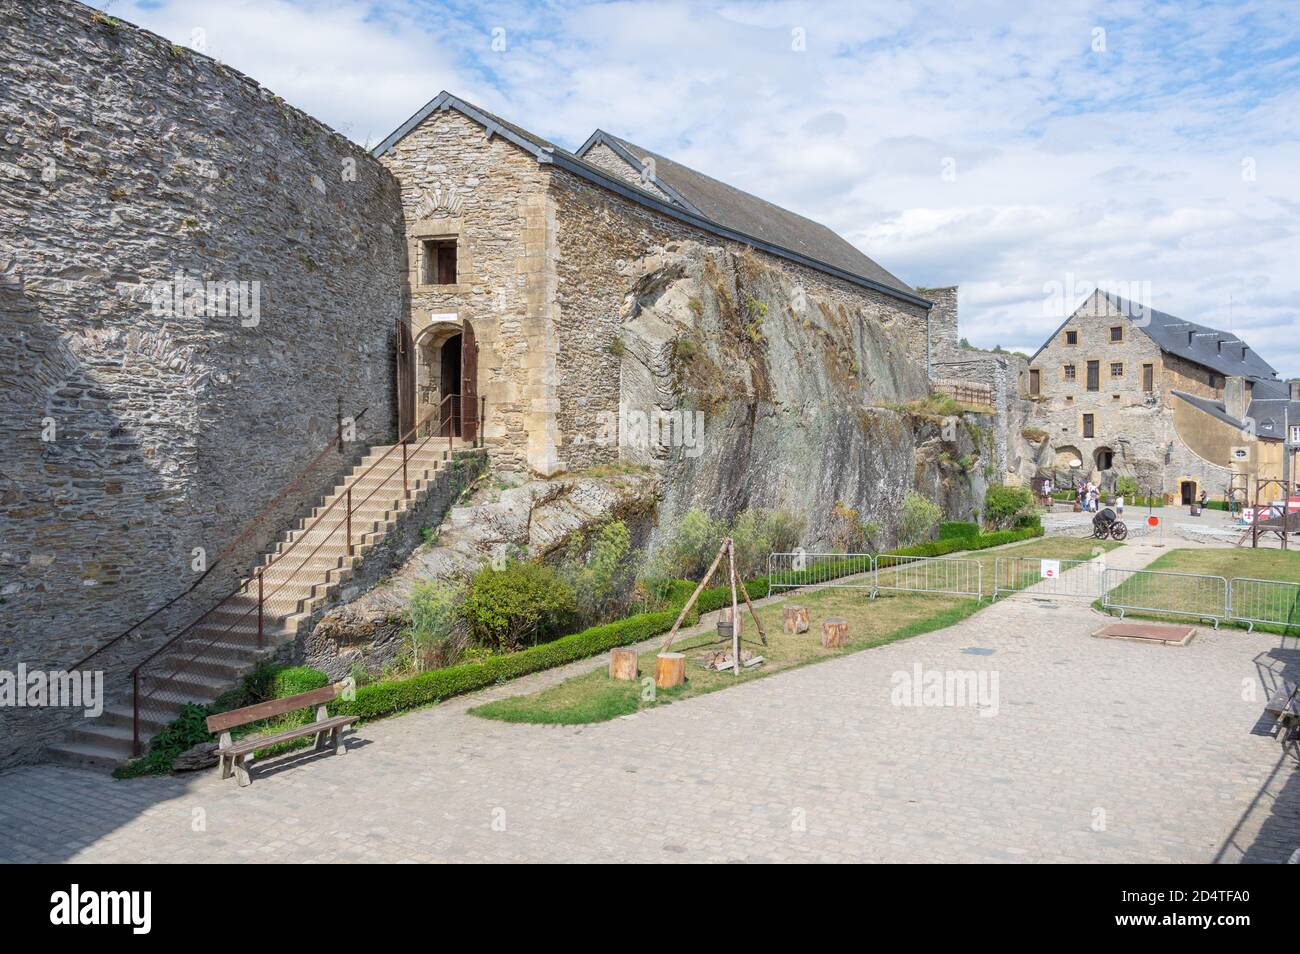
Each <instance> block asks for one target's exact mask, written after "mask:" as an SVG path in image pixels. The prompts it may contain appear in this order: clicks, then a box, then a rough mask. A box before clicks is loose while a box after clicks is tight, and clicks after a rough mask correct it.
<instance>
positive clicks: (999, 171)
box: [95, 0, 1300, 376]
mask: <svg viewBox="0 0 1300 954" xmlns="http://www.w3.org/2000/svg"><path fill="white" fill-rule="evenodd" d="M95 5H96V6H99V7H100V8H102V9H106V10H108V11H109V12H111V13H112V14H113V15H115V16H118V17H121V18H122V19H125V20H129V21H131V22H133V23H136V24H139V25H141V26H144V27H146V28H148V29H151V30H153V31H155V32H157V33H160V34H162V35H164V36H166V37H168V38H169V39H172V40H173V41H175V42H178V43H183V44H187V45H193V43H194V42H195V37H196V36H198V37H199V38H200V40H201V42H202V43H203V45H204V46H205V48H206V50H205V51H206V52H207V53H208V54H209V55H211V56H214V57H216V58H217V59H220V60H221V61H223V62H225V63H228V64H229V65H231V66H233V67H235V68H237V69H239V70H242V71H243V72H245V73H248V74H249V75H250V76H252V77H253V78H255V79H257V80H258V81H259V82H261V83H262V84H263V85H265V86H267V87H269V88H270V89H272V90H273V91H275V92H276V93H278V94H280V95H281V96H283V97H284V98H285V99H287V100H288V101H290V102H292V103H293V104H295V105H296V106H299V107H300V108H302V109H304V110H306V111H307V112H309V113H311V114H312V115H314V116H316V117H318V118H319V119H321V120H323V121H324V122H326V123H328V124H329V125H331V126H333V127H335V128H337V129H339V130H341V131H343V132H344V133H346V134H347V135H349V136H351V137H352V138H353V139H356V140H357V141H358V142H364V143H369V144H373V143H374V142H377V141H378V140H379V139H382V138H383V137H384V136H385V135H387V134H388V133H389V132H390V131H392V129H393V128H395V127H396V126H397V125H399V124H400V123H401V122H402V121H403V120H404V119H406V117H407V116H409V115H410V114H411V113H413V112H414V111H415V110H416V109H417V108H418V107H419V106H421V105H422V104H423V103H425V102H426V101H427V100H429V99H431V98H432V97H433V95H434V94H436V93H437V92H438V91H439V90H440V89H444V88H445V89H448V90H451V91H452V92H454V93H456V94H457V95H459V96H462V97H463V98H465V99H468V100H470V101H471V102H475V103H478V104H479V105H481V106H484V107H485V108H487V109H490V110H492V111H493V112H497V113H499V114H501V115H502V116H504V117H506V118H507V119H510V120H511V121H513V122H516V123H518V124H519V125H522V126H524V127H525V128H528V129H531V130H533V131H534V132H537V133H539V134H541V135H544V136H546V137H547V138H550V139H552V140H554V141H555V142H557V143H559V144H560V145H563V146H567V147H569V148H576V147H577V146H578V145H580V144H581V143H582V142H583V140H585V139H586V137H587V136H588V134H589V133H590V132H591V131H592V130H593V129H595V128H596V127H597V126H599V127H601V128H604V129H606V130H608V131H610V132H613V133H615V134H618V135H621V136H623V137H625V138H627V139H629V140H631V141H633V142H636V143H638V144H640V145H643V146H645V147H647V148H650V149H654V150H656V151H658V152H662V153H664V154H667V155H670V156H672V157H673V158H675V159H677V160H678V161H680V162H684V163H686V164H687V165H691V166H694V167H695V168H697V169H699V170H700V171H702V172H705V173H708V174H710V175H713V176H715V177H717V178H720V179H724V180H726V181H728V182H730V183H732V184H734V185H737V186H739V187H741V188H744V189H746V190H748V191H750V192H753V193H755V194H757V195H761V196H763V197H764V198H767V199H770V200H771V201H774V202H776V203H778V204H780V205H784V206H786V207H788V208H790V209H793V210H795V211H797V212H800V213H802V214H804V215H808V216H810V217H812V218H814V219H817V220H819V221H822V222H825V223H826V224H827V225H829V226H831V227H832V228H834V229H836V230H837V231H839V232H840V233H841V234H842V235H844V236H845V237H846V238H847V239H849V240H850V241H851V242H853V243H855V244H856V245H858V246H859V247H860V248H862V249H863V251H865V252H866V253H867V254H868V255H870V256H872V257H873V258H875V259H876V260H877V261H879V262H880V263H881V264H882V265H884V266H885V267H886V268H888V269H889V270H890V271H892V272H894V273H895V274H896V275H898V276H899V277H900V278H902V279H903V280H904V281H907V282H908V283H910V284H912V285H917V286H927V285H948V284H957V285H960V286H961V289H962V291H961V317H962V326H963V329H964V332H965V334H966V335H967V336H968V337H969V338H970V339H971V340H972V341H973V342H974V343H976V344H980V345H984V346H992V345H994V344H999V343H1000V344H1002V345H1003V346H1005V347H1012V348H1020V349H1023V350H1026V351H1030V352H1032V351H1033V350H1035V349H1036V348H1037V346H1038V345H1039V344H1040V343H1041V342H1042V339H1043V338H1045V337H1046V336H1047V335H1048V334H1050V333H1051V331H1052V330H1053V329H1054V328H1055V326H1056V324H1057V323H1059V321H1060V320H1061V318H1062V317H1063V311H1064V308H1065V304H1064V303H1063V296H1062V295H1061V294H1060V290H1061V289H1062V288H1064V289H1067V290H1068V291H1069V292H1072V293H1073V297H1074V298H1075V299H1079V298H1082V297H1083V295H1084V294H1085V293H1086V291H1087V290H1088V289H1089V288H1090V287H1091V286H1092V285H1094V284H1100V285H1102V286H1103V287H1109V288H1112V289H1115V290H1119V291H1121V293H1124V294H1126V297H1131V296H1132V295H1133V293H1134V292H1135V291H1138V292H1140V293H1139V294H1138V295H1137V297H1142V298H1147V299H1149V302H1148V303H1149V304H1151V305H1153V306H1154V307H1156V308H1159V309H1161V310H1163V311H1167V312H1171V313H1173V314H1176V315H1179V316H1180V317H1183V318H1186V319H1190V320H1193V321H1200V322H1204V323H1206V324H1210V325H1214V326H1217V327H1221V328H1229V327H1230V328H1231V330H1233V331H1234V332H1236V333H1237V334H1240V335H1242V336H1243V337H1245V338H1246V339H1247V340H1248V341H1250V342H1251V344H1252V345H1253V346H1254V347H1255V349H1256V350H1257V351H1259V352H1260V353H1262V354H1263V355H1265V356H1266V357H1267V358H1268V359H1269V360H1270V361H1271V362H1272V364H1273V365H1274V366H1275V367H1277V368H1278V370H1279V371H1280V372H1281V373H1282V374H1283V375H1284V376H1298V375H1300V329H1298V328H1297V302H1298V301H1300V267H1298V265H1297V263H1300V224H1298V223H1300V178H1298V177H1300V124H1298V123H1297V122H1296V119H1297V117H1298V116H1300V17H1298V16H1296V9H1295V4H1294V3H1289V4H1288V3H1282V2H1250V0H1244V2H1236V3H1148V2H1138V0H1114V2H1080V3H1070V2H1065V0H1056V2H1037V0H1019V2H1009V0H1008V2H1002V0H981V2H978V3H951V4H944V3H928V2H924V3H905V2H888V3H864V2H846V3H836V2H825V3H783V2H774V3H728V2H719V3H709V2H705V3H673V2H645V3H642V2H609V3H590V2H576V0H575V2H568V0H558V2H552V3H524V2H519V3H468V2H464V3H463V2H449V3H434V2H423V0H422V2H412V3H401V2H395V0H389V2H383V3H374V2H365V0H257V2H247V3H245V2H239V0H161V2H127V0H116V2H100V3H97V4H95ZM196 30H198V31H201V33H199V34H196V33H195V31H196ZM494 40H495V43H494ZM1064 297H1070V296H1069V295H1067V296H1064Z"/></svg>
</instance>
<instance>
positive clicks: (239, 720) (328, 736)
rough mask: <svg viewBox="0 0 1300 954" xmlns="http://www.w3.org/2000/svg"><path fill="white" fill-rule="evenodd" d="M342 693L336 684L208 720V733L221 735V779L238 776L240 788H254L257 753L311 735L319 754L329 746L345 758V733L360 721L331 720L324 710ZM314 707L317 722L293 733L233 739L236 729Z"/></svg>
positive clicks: (285, 731)
mask: <svg viewBox="0 0 1300 954" xmlns="http://www.w3.org/2000/svg"><path fill="white" fill-rule="evenodd" d="M342 692H343V683H341V682H336V683H334V684H333V685H330V686H323V687H322V688H320V689H313V690H312V691H311V692H302V693H299V694H298V695H296V696H286V697H285V698H283V699H271V700H268V701H267V702H259V703H257V704H256V705H251V706H244V708H242V709H232V710H230V711H229V712H219V713H217V714H216V715H213V716H208V731H209V732H214V733H215V732H220V733H221V740H220V743H219V744H218V746H217V755H218V756H220V766H219V767H220V769H221V777H222V778H230V776H231V775H235V776H236V777H237V778H238V780H239V784H240V786H241V787H243V786H245V785H251V784H252V782H253V779H252V777H251V776H250V775H249V770H250V769H251V768H252V762H253V753H254V752H256V751H257V750H258V749H264V748H266V747H267V746H271V745H276V744H277V743H280V742H288V741H290V740H292V739H301V738H303V737H305V736H308V735H314V736H316V751H317V752H321V751H324V749H325V747H326V746H327V745H329V746H332V747H333V749H334V754H335V755H342V754H343V753H344V752H346V751H347V749H346V747H345V746H344V745H343V739H342V735H343V730H344V729H345V728H347V727H348V726H350V725H352V723H354V722H356V721H357V717H356V716H333V717H331V716H330V715H329V714H328V712H326V710H325V704H326V703H329V702H333V701H334V700H335V699H337V698H338V697H339V695H340V694H341V693H342ZM311 706H315V707H316V721H315V722H309V723H307V724H306V725H300V726H295V727H294V728H292V729H284V730H282V731H280V732H272V733H269V734H267V735H256V736H248V737H247V738H244V739H240V740H239V741H238V742H235V741H233V740H232V739H231V738H230V730H231V729H233V728H235V727H236V726H241V725H248V723H250V722H258V721H260V720H261V719H271V718H274V717H275V716H281V715H284V714H286V713H289V712H294V711H296V710H298V709H307V708H310V707H311Z"/></svg>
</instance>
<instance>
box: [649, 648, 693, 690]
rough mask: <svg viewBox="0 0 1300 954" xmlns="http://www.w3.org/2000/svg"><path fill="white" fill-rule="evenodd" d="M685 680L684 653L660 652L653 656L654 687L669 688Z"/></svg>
mask: <svg viewBox="0 0 1300 954" xmlns="http://www.w3.org/2000/svg"><path fill="white" fill-rule="evenodd" d="M685 681H686V654H685V653H660V654H659V655H658V656H657V657H656V658H655V687H656V688H658V689H671V688H672V687H673V686H680V685H681V684H682V683H684V682H685Z"/></svg>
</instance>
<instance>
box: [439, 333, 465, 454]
mask: <svg viewBox="0 0 1300 954" xmlns="http://www.w3.org/2000/svg"><path fill="white" fill-rule="evenodd" d="M460 355H461V336H460V335H453V336H452V337H450V338H448V339H447V340H446V341H444V342H443V343H442V350H441V355H440V360H439V368H438V370H439V380H440V381H441V384H440V387H439V391H440V392H441V393H440V394H439V398H438V400H439V407H438V420H439V424H440V427H439V430H438V433H439V434H441V435H443V436H444V437H446V436H448V435H450V436H452V437H460V434H461V428H460V388H461V377H460V371H461V363H460ZM449 397H450V398H451V400H450V401H449V400H447V398H449Z"/></svg>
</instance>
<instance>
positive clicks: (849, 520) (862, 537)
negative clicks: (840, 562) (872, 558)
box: [830, 500, 867, 553]
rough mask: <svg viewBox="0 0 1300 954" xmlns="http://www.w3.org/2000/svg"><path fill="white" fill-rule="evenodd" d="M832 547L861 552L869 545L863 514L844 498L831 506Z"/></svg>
mask: <svg viewBox="0 0 1300 954" xmlns="http://www.w3.org/2000/svg"><path fill="white" fill-rule="evenodd" d="M830 530H831V549H832V550H835V551H837V552H840V553H861V552H862V551H863V550H864V549H865V548H866V546H867V532H866V526H865V525H864V524H863V522H862V514H861V513H860V512H859V511H857V510H856V509H854V508H853V507H850V506H848V505H847V504H845V503H844V501H842V500H837V501H835V506H834V507H832V508H831V526H830Z"/></svg>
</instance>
